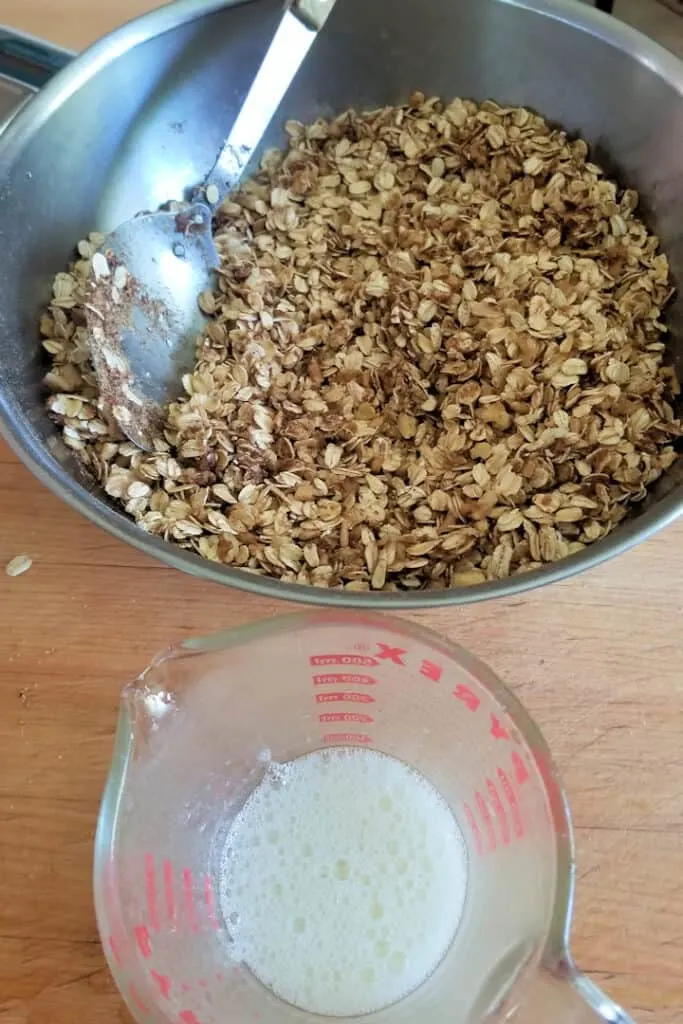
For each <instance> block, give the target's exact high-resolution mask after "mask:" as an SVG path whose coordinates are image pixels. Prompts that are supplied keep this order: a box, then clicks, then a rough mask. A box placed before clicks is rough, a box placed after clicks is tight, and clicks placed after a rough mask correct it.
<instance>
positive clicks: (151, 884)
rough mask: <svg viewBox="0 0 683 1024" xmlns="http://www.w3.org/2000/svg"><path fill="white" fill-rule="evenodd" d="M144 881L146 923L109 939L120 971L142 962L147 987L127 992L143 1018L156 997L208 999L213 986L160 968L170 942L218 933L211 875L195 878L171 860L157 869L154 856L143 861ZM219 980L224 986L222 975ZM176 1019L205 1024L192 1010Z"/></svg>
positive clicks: (186, 1023) (180, 1023)
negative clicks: (194, 994) (198, 994)
mask: <svg viewBox="0 0 683 1024" xmlns="http://www.w3.org/2000/svg"><path fill="white" fill-rule="evenodd" d="M141 879H142V882H143V886H144V899H145V902H144V907H145V913H144V920H142V921H140V922H139V923H138V924H135V925H133V926H132V927H131V928H130V932H129V933H128V934H126V932H125V930H123V929H121V934H118V933H117V934H116V935H110V936H109V937H108V939H107V940H106V945H107V947H108V949H109V951H110V953H111V956H112V960H113V963H114V965H115V966H116V969H117V970H118V971H124V972H125V971H127V970H128V971H130V970H133V971H139V969H140V968H139V964H140V960H142V961H144V962H145V968H146V972H147V979H148V982H149V988H147V989H146V988H145V986H144V985H140V986H139V987H137V988H136V986H135V985H134V984H129V985H128V986H127V989H126V991H127V994H128V998H129V1001H130V1004H131V1006H133V1007H135V1008H136V1009H137V1010H139V1011H140V1012H141V1013H149V1012H151V1011H150V1008H149V1005H148V1004H149V1003H150V1002H152V1003H153V1002H154V994H155V993H156V996H157V998H161V999H163V1000H170V999H172V998H174V997H175V999H176V1000H177V999H178V996H179V995H180V994H183V993H192V992H193V991H194V992H197V990H198V989H199V990H200V991H201V992H202V993H203V995H202V998H204V999H208V1000H210V999H211V998H212V996H211V991H210V989H211V982H210V981H207V980H206V979H205V978H198V979H196V980H195V981H193V982H192V983H191V984H188V983H187V982H186V981H183V980H180V979H177V978H175V977H174V976H172V975H170V974H169V973H167V972H166V971H165V970H164V969H163V966H161V964H163V961H164V960H165V954H166V953H167V952H168V950H169V948H170V947H169V942H173V941H175V940H176V939H177V940H178V941H180V942H183V941H186V937H187V933H188V932H191V933H192V934H193V935H196V934H198V933H200V932H206V931H208V930H211V931H217V930H219V929H220V924H219V921H218V917H217V913H216V898H215V893H214V886H213V881H212V879H211V878H210V877H209V876H208V875H201V876H196V875H195V874H194V873H193V872H192V871H191V870H190V868H176V867H174V865H173V863H172V862H171V861H170V860H168V859H165V860H163V861H161V863H160V864H159V863H157V861H156V858H155V857H154V854H152V853H146V854H144V856H143V857H142V858H141ZM131 961H133V962H131ZM135 961H137V962H135ZM216 977H217V980H218V981H220V980H221V978H222V975H217V976H216ZM124 987H125V983H124ZM184 1001H185V1000H183V1002H184ZM176 1005H177V1004H176ZM181 1005H182V1003H181ZM170 1019H171V1018H169V1020H170ZM172 1019H173V1020H174V1021H176V1022H178V1024H203V1021H202V1020H201V1019H200V1017H198V1016H197V1013H196V1011H195V1010H192V1009H185V1010H182V1011H181V1012H179V1013H178V1015H177V1016H174V1017H173V1018H172Z"/></svg>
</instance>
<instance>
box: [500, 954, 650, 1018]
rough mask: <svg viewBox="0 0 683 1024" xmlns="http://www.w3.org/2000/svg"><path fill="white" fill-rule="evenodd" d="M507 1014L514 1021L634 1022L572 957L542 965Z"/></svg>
mask: <svg viewBox="0 0 683 1024" xmlns="http://www.w3.org/2000/svg"><path fill="white" fill-rule="evenodd" d="M508 1017H509V1019H510V1020H511V1021H512V1022H514V1024H548V1022H550V1021H552V1024H635V1022H634V1020H633V1018H632V1017H630V1016H629V1015H628V1014H627V1013H626V1011H625V1010H622V1008H621V1007H620V1006H617V1004H616V1003H615V1002H614V1001H613V1000H612V999H610V998H609V996H607V995H605V993H604V992H603V991H602V989H600V988H598V986H597V985H595V984H594V983H593V982H592V981H591V980H590V979H589V978H587V977H586V976H585V974H582V973H581V972H580V971H578V970H577V969H576V967H575V965H574V964H573V963H572V961H571V960H570V959H563V960H562V961H561V962H559V963H557V964H554V965H552V966H541V967H540V968H539V971H538V973H537V975H536V977H535V979H534V980H532V981H531V982H530V987H529V989H528V990H527V991H525V992H524V995H523V996H522V998H521V1000H520V1002H519V1004H518V1005H517V1006H516V1007H515V1008H514V1009H513V1010H512V1014H508Z"/></svg>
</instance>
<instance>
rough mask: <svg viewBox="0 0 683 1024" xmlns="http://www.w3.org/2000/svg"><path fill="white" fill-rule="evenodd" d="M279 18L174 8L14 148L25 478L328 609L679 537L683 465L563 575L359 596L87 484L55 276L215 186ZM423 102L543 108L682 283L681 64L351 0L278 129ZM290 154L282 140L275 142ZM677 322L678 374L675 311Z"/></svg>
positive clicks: (637, 47) (423, 603)
mask: <svg viewBox="0 0 683 1024" xmlns="http://www.w3.org/2000/svg"><path fill="white" fill-rule="evenodd" d="M280 11H281V7H280V2H279V0H253V2H250V3H242V4H237V3H229V4H226V3H224V2H220V0H180V2H178V3H175V4H172V5H170V6H167V7H162V8H161V9H159V10H157V11H155V12H153V13H152V14H149V15H147V16H145V17H143V18H140V19H138V20H137V21H134V22H132V23H131V24H129V25H126V26H124V27H123V28H122V29H119V30H118V31H117V32H114V33H113V34H112V35H110V36H108V37H106V38H105V39H103V40H101V41H100V42H99V43H97V44H96V45H95V46H93V47H92V48H91V49H90V50H88V51H87V52H86V53H84V54H82V55H81V56H80V57H78V58H77V59H75V60H73V62H70V63H67V65H66V67H65V68H64V69H63V70H62V71H60V72H59V73H58V74H57V75H56V76H55V77H54V78H52V79H51V80H50V81H49V82H48V83H47V84H46V85H45V86H44V87H43V88H42V89H41V90H40V91H39V92H38V94H37V96H36V97H35V98H34V99H32V100H31V101H30V102H29V103H28V104H26V105H25V106H24V107H23V109H22V110H21V111H20V112H19V113H18V114H17V115H16V116H15V117H14V119H13V120H12V121H11V122H10V124H9V127H7V128H6V129H5V131H4V132H3V134H2V136H1V137H0V296H1V298H0V303H1V305H2V308H1V310H0V340H1V347H0V415H1V418H2V421H3V430H4V433H5V436H6V437H7V439H8V440H9V442H10V443H11V444H12V445H13V447H14V448H15V449H16V451H17V452H18V453H19V455H20V456H21V458H22V459H23V460H24V462H25V463H26V464H27V465H28V466H29V467H30V469H32V470H33V472H34V473H35V474H36V475H37V476H38V477H39V478H40V479H41V480H43V481H44V482H45V483H46V484H47V485H48V486H49V487H50V488H51V489H52V490H53V491H54V492H55V493H56V494H58V495H59V496H60V497H62V498H64V499H65V500H66V501H68V502H69V503H70V504H71V505H73V506H74V507H75V508H77V509H79V511H81V512H83V513H84V514H85V515H86V516H87V517H88V518H89V519H91V520H92V521H93V522H95V523H97V524H99V525H100V526H103V527H105V529H107V530H109V531H110V532H111V533H113V534H115V535H116V536H117V537H120V538H121V539H122V540H125V541H127V542H128V543H130V544H134V545H135V546H136V547H138V548H140V549H142V550H143V551H146V552H147V553H148V554H150V555H153V556H154V557H156V558H158V559H160V560H161V561H163V562H166V563H167V564H169V565H173V566H176V567H177V568H179V569H184V570H185V571H186V572H190V573H193V574H194V575H196V576H202V577H204V578H206V579H210V580H214V581H216V582H219V583H227V584H230V585H232V586H236V587H242V588H244V589H245V590H252V591H255V592H257V593H260V594H262V595H264V596H268V597H271V598H272V597H279V598H287V599H292V600H299V601H307V602H313V603H318V604H328V605H347V606H356V607H367V606H372V607H374V608H377V609H381V608H385V609H391V608H395V609H398V608H410V607H415V608H417V607H421V608H426V607H429V606H430V605H438V604H461V603H465V602H469V601H480V600H484V599H485V598H489V597H498V596H501V595H509V594H513V593H515V592H518V591H520V590H525V589H527V588H530V587H533V586H538V585H539V584H541V583H549V582H551V581H552V580H557V579H562V578H563V577H566V576H569V575H572V574H573V573H577V572H580V571H581V570H583V569H586V568H589V567H590V566H594V565H596V564H597V563H599V562H601V561H602V560H603V559H605V558H608V557H610V556H611V555H614V554H617V553H618V552H620V551H623V550H624V549H625V548H627V547H629V546H630V545H632V544H634V543H636V542H637V541H640V540H643V539H644V538H645V537H648V536H649V535H650V534H652V533H653V532H654V531H655V530H658V529H659V528H661V527H662V526H664V525H666V524H667V523H669V522H671V520H672V519H674V518H675V517H676V516H677V515H678V513H679V512H680V511H681V509H682V507H683V482H682V481H683V470H682V469H681V460H680V459H679V462H678V464H677V465H676V466H674V467H673V470H672V471H671V472H670V473H669V474H668V476H667V478H666V480H663V481H661V482H660V485H659V487H658V488H657V489H656V490H655V491H654V492H653V494H652V495H651V496H650V498H649V499H648V501H647V502H645V503H644V504H643V506H642V508H641V509H640V511H639V513H638V514H637V515H636V516H634V517H633V518H632V519H631V520H629V521H627V522H626V523H625V524H623V525H621V526H619V528H618V529H617V530H616V531H615V532H614V533H613V534H611V535H610V536H609V537H607V538H606V539H605V540H603V541H600V542H598V543H596V544H594V545H592V546H591V547H589V548H587V549H586V550H585V551H583V552H581V553H580V554H577V555H573V556H572V557H570V558H568V559H565V560H564V561H561V562H558V563H555V564H553V565H548V566H547V567H545V568H543V569H540V570H538V571H535V572H531V573H528V574H525V575H523V576H517V577H513V578H510V579H504V580H500V581H496V582H491V583H486V584H481V585H479V586H476V587H472V588H465V589H458V590H432V591H424V592H417V593H415V592H408V593H366V594H362V593H355V592H348V591H344V590H324V589H318V588H313V587H303V586H297V585H293V584H285V583H281V582H279V581H278V580H274V579H268V578H265V577H259V576H254V575H252V574H250V573H246V572H243V571H242V570H239V569H231V568H228V567H227V566H220V565H216V564H214V563H210V562H206V561H204V560H202V559H200V558H199V556H196V555H193V554H191V553H190V552H186V551H182V550H181V549H180V548H177V547H175V546H173V545H171V544H169V543H166V542H164V541H162V540H160V539H158V538H156V537H150V536H148V535H147V534H145V533H144V532H143V531H142V530H140V529H139V528H138V527H136V526H135V525H134V524H133V522H132V521H131V520H130V519H128V518H127V517H126V516H125V515H123V513H122V512H121V511H119V510H118V509H117V508H116V507H115V506H114V505H113V504H112V503H111V502H110V501H109V500H108V498H107V497H106V495H105V494H104V493H103V492H102V490H101V489H100V488H99V487H97V486H95V485H94V484H93V482H92V481H91V480H89V479H87V478H86V477H85V476H84V474H83V473H82V471H81V470H80V468H79V465H78V463H77V462H76V461H75V460H74V458H73V457H72V455H71V454H70V453H69V451H68V450H67V449H66V448H65V446H64V445H63V444H62V442H61V440H60V437H59V434H58V432H57V431H56V429H55V426H54V425H53V424H52V423H51V421H50V420H49V419H48V417H47V415H46V413H45V409H44V406H43V394H42V390H41V378H42V375H43V373H44V366H43V365H42V363H41V357H40V345H39V339H38V332H37V322H38V318H39V314H40V311H41V308H42V307H43V306H44V305H45V303H46V301H47V300H48V298H49V295H50V284H51V279H52V277H53V275H54V274H55V272H56V271H58V270H60V269H62V268H63V267H64V266H65V264H66V263H67V261H68V259H69V257H70V255H71V252H72V250H73V246H74V243H75V241H76V240H77V239H79V238H81V237H82V236H83V235H84V233H85V232H87V231H89V230H92V229H94V228H97V229H99V230H104V231H106V230H109V229H111V228H113V227H114V226H116V225H117V224H118V223H120V222H121V221H123V220H125V219H126V218H127V217H131V216H132V215H133V214H135V213H136V212H137V211H138V210H141V209H152V208H154V207H156V206H157V205H158V204H159V203H161V202H163V201H164V200H167V199H169V198H181V194H182V189H183V186H185V185H187V184H188V183H191V182H195V181H200V180H201V179H202V178H203V177H204V175H205V173H206V172H207V171H208V170H209V168H210V167H211V165H212V164H213V161H214V158H215V155H216V153H217V152H218V149H219V147H220V144H221V142H222V140H223V138H224V136H225V135H226V134H227V132H228V130H229V128H230V125H231V123H232V120H233V119H234V117H235V116H236V114H237V112H238V109H239V105H240V102H241V100H242V98H243V96H244V95H245V93H246V90H247V88H248V85H249V83H250V75H252V74H253V71H254V69H255V68H256V67H257V64H258V61H259V59H260V57H261V56H262V55H263V53H264V52H265V49H266V46H267V43H268V41H269V39H270V38H271V36H272V33H273V31H274V28H275V25H276V23H277V19H278V17H279V14H280ZM27 45H28V49H29V50H30V44H27ZM24 57H26V49H25V52H24ZM20 64H21V61H19V65H20ZM17 75H18V72H17ZM415 88H419V89H421V90H422V91H424V92H426V93H428V94H432V95H435V94H438V95H441V96H443V97H448V98H452V97H453V96H466V97H472V98H474V99H478V100H483V99H485V98H489V97H490V98H493V99H497V100H499V101H501V102H504V103H508V104H511V105H512V104H520V105H525V106H529V107H532V108H535V109H536V110H538V111H539V112H540V113H542V114H544V115H545V116H546V117H548V118H550V119H551V120H552V121H556V122H558V123H560V124H561V125H563V126H564V127H565V128H567V129H568V130H569V131H571V132H576V133H578V134H580V135H582V136H583V137H584V138H586V139H587V140H588V141H589V142H590V143H591V144H592V146H593V151H594V153H595V156H596V159H597V160H599V161H600V162H601V163H602V164H603V165H605V166H606V167H607V168H608V169H609V170H611V171H613V172H614V173H615V174H616V175H617V177H618V178H619V180H621V181H622V182H623V183H628V184H629V185H631V186H633V187H635V188H637V189H638V190H639V191H640V193H641V196H642V197H643V200H644V204H645V210H646V215H647V218H648V219H649V221H650V223H651V225H652V226H653V228H654V229H655V230H656V231H657V232H658V234H659V235H660V237H661V240H662V245H663V247H664V249H665V251H666V252H667V254H668V255H669V258H670V260H671V266H672V272H673V276H674V280H675V281H676V280H677V281H679V282H680V281H681V280H682V279H683V234H682V233H681V224H683V142H682V141H681V140H683V64H681V62H680V61H678V60H677V59H676V58H675V57H673V56H672V55H671V54H669V53H668V52H666V51H665V50H663V49H662V48H661V47H659V46H657V45H655V44H654V43H651V42H650V41H649V40H647V39H646V38H644V37H643V36H641V35H640V34H638V33H637V32H635V31H633V30H632V29H630V28H627V27H626V26H625V25H622V24H621V23H620V22H619V21H617V20H616V19H613V18H609V17H608V16H606V15H601V14H599V13H597V12H596V11H595V10H593V9H592V8H590V7H587V6H585V5H584V4H579V3H577V2H575V0H457V2H456V0H401V2H400V3H396V2H395V0H372V2H368V0H340V2H339V3H338V5H337V8H336V9H335V10H334V12H333V14H332V16H331V19H330V21H329V22H328V25H327V28H326V31H325V32H324V33H323V35H322V36H321V37H320V39H319V40H318V41H317V43H316V45H315V47H314V50H313V51H312V53H311V55H310V58H309V63H308V64H307V66H306V68H305V70H304V71H302V73H301V75H300V76H299V78H298V80H297V82H296V83H295V85H294V86H293V87H292V89H291V90H290V93H289V94H288V96H287V97H286V99H285V100H284V102H283V107H282V110H281V115H279V116H278V118H277V119H276V120H277V123H278V125H281V124H282V123H283V122H284V120H285V119H286V118H287V117H296V118H298V119H300V120H303V121H308V120H312V119H313V118H314V117H315V116H316V115H318V114H320V113H323V114H331V113H334V112H337V111H340V110H343V109H345V108H347V107H349V106H352V105H353V106H356V107H360V108H368V107H374V106H378V105H381V104H385V103H394V102H397V101H402V100H404V99H405V98H406V97H407V95H408V94H409V93H410V92H411V91H412V90H413V89H415ZM279 141H281V137H280V129H279V128H278V129H276V130H274V131H273V132H272V134H271V136H270V138H269V139H267V140H266V143H267V144H276V143H278V142H279ZM670 318H671V323H672V348H673V355H674V358H675V359H676V360H678V362H679V364H680V362H681V360H682V359H683V300H682V299H681V298H678V299H677V300H676V301H675V302H674V303H673V305H672V307H671V310H670ZM680 369H681V368H680V365H679V374H680Z"/></svg>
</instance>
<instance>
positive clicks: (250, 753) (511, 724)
mask: <svg viewBox="0 0 683 1024" xmlns="http://www.w3.org/2000/svg"><path fill="white" fill-rule="evenodd" d="M338 745H342V746H349V745H351V746H362V747H364V748H374V749H377V750H379V751H382V752H383V753H385V754H389V755H392V756H394V757H396V758H399V759H400V760H402V761H404V762H406V763H407V764H409V765H412V766H413V767H415V768H416V769H418V771H420V772H422V774H423V775H425V776H426V777H427V779H429V781H431V782H432V784H433V785H434V786H435V787H436V788H437V789H438V790H439V791H440V792H441V794H442V795H443V797H444V798H445V799H446V801H447V802H448V803H449V805H450V807H451V810H452V811H453V813H454V815H455V817H456V818H457V820H458V822H459V823H460V825H461V827H462V831H463V834H464V837H465V840H466V844H467V855H468V868H469V874H468V889H467V896H466V903H465V909H464V912H463V916H462V919H461V921H460V925H459V929H458V932H457V934H456V936H455V938H454V940H453V943H452V946H451V947H450V949H449V951H448V953H447V954H446V956H445V958H444V959H443V961H442V962H441V964H440V965H439V966H438V967H437V969H436V970H435V972H434V973H433V974H432V975H431V977H430V978H428V980H427V981H426V982H425V983H424V984H423V985H421V986H420V987H419V988H418V989H416V990H415V991H414V992H413V993H412V994H411V995H409V996H407V997H406V998H405V999H403V1000H402V1001H400V1002H399V1003H395V1004H394V1005H392V1006H389V1007H386V1008H384V1009H382V1010H379V1011H376V1012H374V1013H371V1014H366V1015H364V1016H363V1017H362V1020H363V1021H364V1022H365V1021H367V1022H368V1024H370V1022H371V1021H372V1022H374V1021H377V1022H378V1024H379V1022H388V1024H404V1022H405V1024H418V1022H420V1024H422V1022H428V1024H480V1022H488V1021H490V1022H498V1021H503V1020H513V1021H519V1022H520V1024H541V1022H542V1024H551V1022H552V1024H590V1022H593V1024H597V1022H600V1021H605V1022H610V1024H632V1022H631V1021H630V1018H629V1017H628V1016H627V1015H626V1014H625V1013H624V1011H623V1010H621V1009H620V1008H619V1007H617V1006H616V1005H615V1004H614V1003H613V1002H612V1001H611V1000H610V999H609V998H608V997H607V996H605V995H604V994H603V993H602V992H601V991H600V990H599V989H598V988H597V987H596V986H595V985H593V984H592V982H590V981H589V980H588V979H587V978H586V977H584V976H583V975H581V974H580V973H579V972H578V971H577V970H576V968H575V966H574V964H573V961H572V959H571V956H570V953H569V950H568V930H569V923H570V916H571V904H572V891H573V878H574V869H573V858H572V838H571V826H570V821H569V813H568V808H567V804H566V799H565V796H564V793H563V791H562V788H561V785H560V783H559V781H558V778H557V776H556V773H555V769H554V767H553V764H552V761H551V759H550V755H549V752H548V749H547V747H546V745H545V742H544V740H543V738H542V737H541V735H540V733H539V732H538V730H537V728H536V727H535V725H534V724H533V722H532V721H531V720H530V719H529V717H528V716H527V714H526V713H525V711H524V710H523V708H522V707H521V705H520V704H519V703H518V702H517V700H516V699H515V698H514V697H513V695H512V694H511V693H510V692H509V691H508V690H506V688H505V687H504V686H503V685H502V684H501V683H500V682H499V681H498V680H497V679H496V677H495V676H494V675H493V674H492V673H491V672H490V671H489V670H488V669H487V668H486V667H485V666H484V665H483V664H482V663H481V662H479V661H478V660H477V659H476V658H474V657H473V656H472V655H470V654H468V653H467V652H466V651H464V650H463V649H462V648H460V647H457V646H456V645H454V644H452V643H450V642H449V641H447V640H445V639H443V638H442V637H440V636H438V635H436V634H435V633H432V632H429V631H427V630H425V629H421V628H419V627H417V626H415V625H412V624H409V623H406V622H403V621H401V620H399V619H396V618H393V617H392V618H385V617H383V616H379V615H372V614H370V615H357V614H352V613H344V612H311V613H304V614H297V615H290V616H286V617H283V618H278V619H272V620H269V621H266V622H261V623H258V624H256V625H251V626H247V627H244V628H239V629H235V630H230V631H227V632H224V633H219V634H217V635H215V636H211V637H206V638H202V639H196V640H189V641H185V642H184V643H183V644H181V645H180V646H178V647H176V648H173V649H171V650H170V651H168V652H166V653H164V654H162V655H160V656H159V657H157V658H156V660H155V661H154V662H153V664H152V665H151V666H150V667H149V668H148V669H147V670H146V671H145V672H144V673H143V675H142V676H141V677H140V678H139V679H138V680H137V681H136V682H134V683H133V684H131V685H130V686H128V687H127V688H126V689H125V690H124V693H123V699H122V706H121V712H120V719H119V726H118V730H117V736H116V742H115V750H114V758H113V763H112V767H111V772H110V775H109V779H108V782H107V786H106V790H105V794H104V799H103V803H102V808H101V811H100V818H99V822H98V828H97V838H96V850H95V872H94V886H95V905H96V911H97V919H98V924H99V928H100V934H101V936H102V942H103V945H104V949H105V953H106V956H107V959H108V961H109V966H110V968H111V971H112V973H113V975H114V978H115V980H116V982H117V984H118V986H119V988H120V990H121V992H122V994H123V996H124V998H125V1000H126V1002H127V1004H128V1006H129V1008H130V1010H131V1012H132V1013H133V1016H134V1017H135V1019H136V1020H137V1021H139V1022H140V1024H246V1022H251V1021H259V1022H261V1024H275V1022H278V1024H280V1022H284V1024H304V1022H312V1021H321V1022H322V1021H324V1020H325V1019H329V1018H324V1017H321V1016H318V1015H313V1014H310V1013H307V1012H304V1011H302V1010H300V1009H298V1008H297V1007H295V1006H292V1005H290V1004H288V1003H285V1002H283V1001H281V1000H280V999H278V998H277V997H276V996H275V995H274V994H273V993H271V992H270V991H269V990H268V989H266V988H265V987H264V986H263V985H261V983H260V982H259V981H258V980H257V979H256V978H255V977H254V976H253V975H252V974H251V972H250V971H249V970H248V969H247V968H246V967H245V966H244V965H242V964H239V963H234V962H233V961H231V959H230V956H229V953H228V942H227V927H226V922H225V921H224V920H223V919H222V914H221V909H220V899H219V898H218V893H219V888H220V863H221V852H222V846H221V841H222V840H223V842H224V840H225V835H226V829H227V827H228V826H229V824H230V821H231V820H232V819H233V818H234V816H235V814H236V813H237V812H238V811H239V810H240V808H241V807H242V805H243V804H244V801H245V799H246V798H247V796H248V794H249V793H250V792H251V791H252V790H253V788H254V786H255V785H257V784H258V783H259V781H260V780H261V779H262V777H263V775H264V772H265V771H266V769H267V766H268V764H269V763H270V762H283V761H289V760H291V759H292V758H295V757H298V756H300V755H302V754H305V753H308V752H311V751H313V750H319V749H320V748H323V747H329V746H338ZM344 1019H345V1020H347V1021H353V1020H361V1018H356V1017H346V1018H344Z"/></svg>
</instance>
